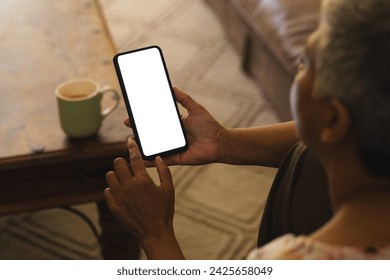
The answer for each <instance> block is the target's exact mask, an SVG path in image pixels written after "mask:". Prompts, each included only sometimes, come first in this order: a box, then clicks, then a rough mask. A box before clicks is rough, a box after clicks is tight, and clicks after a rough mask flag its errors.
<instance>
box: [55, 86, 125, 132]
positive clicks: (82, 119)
mask: <svg viewBox="0 0 390 280" xmlns="http://www.w3.org/2000/svg"><path fill="white" fill-rule="evenodd" d="M108 92H111V93H113V96H114V99H115V100H114V102H113V104H112V105H111V106H109V107H108V108H106V109H104V110H102V108H101V101H102V99H103V95H104V94H106V93H108ZM55 94H56V96H57V104H58V112H59V116H60V123H61V127H62V129H63V131H64V132H65V133H66V134H67V135H68V136H69V137H72V138H84V137H89V136H92V135H94V134H96V133H97V132H98V131H99V129H100V127H101V124H102V121H103V120H104V118H105V117H107V116H108V115H109V114H110V113H112V112H113V111H114V110H115V109H116V108H117V107H118V105H119V102H120V95H119V93H118V92H117V91H116V90H115V89H113V88H112V87H109V86H105V87H100V85H99V83H98V82H96V81H95V80H92V79H72V80H68V81H66V82H64V83H62V84H60V85H59V86H57V88H56V90H55Z"/></svg>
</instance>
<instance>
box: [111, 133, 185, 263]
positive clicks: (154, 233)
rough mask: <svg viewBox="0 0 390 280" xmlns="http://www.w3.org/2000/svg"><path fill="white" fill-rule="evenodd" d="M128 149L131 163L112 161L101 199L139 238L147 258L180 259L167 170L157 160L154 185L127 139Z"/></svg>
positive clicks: (169, 176)
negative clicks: (156, 178) (158, 182)
mask: <svg viewBox="0 0 390 280" xmlns="http://www.w3.org/2000/svg"><path fill="white" fill-rule="evenodd" d="M128 150H129V154H130V164H129V163H128V162H127V161H126V160H125V159H123V158H118V159H116V160H115V161H114V168H115V171H110V172H108V173H107V175H106V180H107V183H108V186H109V187H108V188H107V189H105V191H104V196H105V198H106V201H107V204H108V207H109V208H110V210H111V211H112V213H113V214H114V215H116V217H117V218H118V219H119V221H120V222H121V223H122V224H123V226H124V227H125V228H126V229H127V230H129V231H130V232H132V233H133V234H134V235H135V236H136V237H137V238H138V240H139V241H140V243H141V245H142V246H143V248H144V249H145V252H146V253H147V255H148V257H149V258H161V259H168V258H172V259H178V258H182V257H183V255H182V253H181V250H180V247H179V246H178V244H177V241H176V238H175V235H174V231H173V214H174V203H175V192H174V187H173V183H172V177H171V173H170V171H169V168H168V167H167V166H166V165H165V163H164V162H163V161H162V159H161V158H159V157H158V158H156V161H155V165H156V167H157V171H158V175H159V178H160V186H157V185H156V184H155V183H154V181H153V180H152V179H151V177H150V176H149V174H148V173H147V171H146V168H145V165H144V162H143V160H142V157H141V154H140V152H139V150H138V147H137V144H136V143H135V142H134V140H132V139H129V140H128Z"/></svg>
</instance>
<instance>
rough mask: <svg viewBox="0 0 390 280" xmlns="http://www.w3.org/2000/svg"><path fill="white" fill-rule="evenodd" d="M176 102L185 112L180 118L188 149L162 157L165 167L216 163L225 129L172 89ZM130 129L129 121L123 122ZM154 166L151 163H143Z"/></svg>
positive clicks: (179, 92)
mask: <svg viewBox="0 0 390 280" xmlns="http://www.w3.org/2000/svg"><path fill="white" fill-rule="evenodd" d="M174 92H175V96H176V100H177V101H178V102H179V103H180V104H181V105H182V106H183V107H184V108H185V109H186V110H187V112H188V115H185V116H182V122H183V126H184V130H185V133H186V136H187V140H188V149H187V150H186V151H185V152H183V153H180V154H175V155H171V156H167V157H164V162H165V163H166V164H167V165H200V164H206V163H212V162H218V161H219V158H220V148H221V141H222V137H223V135H224V133H226V129H225V128H224V127H222V125H220V124H219V123H218V122H217V121H216V120H215V119H214V118H213V117H212V116H211V114H210V113H209V112H208V111H207V110H206V109H205V108H204V107H203V106H202V105H200V104H199V103H197V102H196V101H194V100H193V99H192V98H191V97H190V96H189V95H187V94H186V93H184V92H183V91H181V90H179V89H177V88H174ZM125 125H126V126H129V127H130V120H129V119H127V120H125ZM145 164H146V166H154V163H153V162H145Z"/></svg>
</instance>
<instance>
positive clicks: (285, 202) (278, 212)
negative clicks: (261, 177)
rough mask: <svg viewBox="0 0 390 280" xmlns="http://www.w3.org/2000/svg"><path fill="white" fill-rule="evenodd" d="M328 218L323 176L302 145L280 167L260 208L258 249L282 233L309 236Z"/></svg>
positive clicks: (319, 166)
mask: <svg viewBox="0 0 390 280" xmlns="http://www.w3.org/2000/svg"><path fill="white" fill-rule="evenodd" d="M331 215H332V210H331V205H330V201H329V195H328V189H327V181H326V176H325V173H324V170H323V167H322V165H321V164H320V162H319V161H318V160H317V159H316V158H315V157H314V155H313V154H312V153H310V152H309V151H308V149H307V148H306V145H305V144H304V143H303V142H299V143H298V144H296V145H295V146H294V147H293V148H292V149H291V150H290V151H289V152H288V154H287V155H286V157H285V159H284V161H283V163H282V164H281V166H280V168H279V170H278V172H277V174H276V177H275V180H274V182H273V184H272V186H271V190H270V193H269V195H268V198H267V202H266V205H265V208H264V213H263V217H262V219H261V223H260V229H259V235H258V246H262V245H264V244H266V243H268V242H269V241H271V240H273V239H274V238H276V237H278V236H280V235H283V234H286V233H294V234H296V235H300V234H309V233H311V232H313V231H314V230H316V229H317V228H319V227H320V226H321V225H323V224H324V223H325V222H326V221H328V220H329V218H330V217H331Z"/></svg>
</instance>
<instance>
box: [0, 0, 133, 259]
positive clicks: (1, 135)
mask: <svg viewBox="0 0 390 280" xmlns="http://www.w3.org/2000/svg"><path fill="white" fill-rule="evenodd" d="M115 52H116V50H115V47H114V46H113V44H112V40H111V38H110V36H109V33H108V30H107V28H106V25H105V22H104V18H103V17H102V13H101V9H100V6H99V3H98V2H97V1H92V0H81V1H80V0H66V1H52V0H39V1H33V0H8V1H5V0H4V1H1V2H0V62H1V63H0V69H1V70H0V192H1V194H0V215H4V214H11V213H19V212H23V211H34V210H40V209H45V208H49V207H57V206H65V205H71V204H78V203H87V202H97V203H98V206H99V208H98V209H99V212H100V222H101V225H102V229H103V230H102V239H101V240H102V242H101V245H102V252H103V256H104V257H105V258H107V259H124V258H137V257H138V254H139V246H138V243H137V242H136V240H135V239H134V238H133V237H132V236H131V235H129V234H128V233H126V232H125V231H124V230H123V228H122V227H121V226H120V225H119V224H118V223H117V222H116V220H115V219H114V218H113V217H112V216H111V215H110V213H109V212H108V209H107V208H106V206H105V203H104V201H103V195H102V190H103V189H104V188H105V187H106V183H105V178H104V175H105V173H106V172H107V171H108V170H110V169H112V161H113V160H114V159H115V158H116V157H118V156H127V151H126V145H125V141H126V139H127V137H128V135H129V133H130V131H129V130H128V129H126V128H125V127H124V126H123V124H122V123H123V120H124V118H125V117H126V116H127V114H126V110H125V107H124V105H123V102H122V104H121V105H120V107H119V109H117V110H116V111H115V112H114V113H113V114H112V115H110V116H109V117H108V118H107V119H106V120H105V121H104V123H103V126H102V128H101V130H100V132H99V134H98V135H97V136H96V137H93V138H90V139H86V140H72V139H69V138H68V137H67V136H66V135H65V134H64V133H63V132H62V130H61V128H60V124H59V118H58V111H57V104H56V98H55V95H54V89H55V87H56V86H57V85H58V84H59V83H61V82H63V81H65V80H67V79H70V78H74V77H89V78H93V79H96V80H97V81H99V82H100V83H101V85H106V84H109V85H112V86H114V87H115V88H116V89H118V90H119V87H118V84H117V79H116V76H115V72H114V68H113V65H112V57H113V55H114V54H115ZM107 102H109V100H105V103H107Z"/></svg>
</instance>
